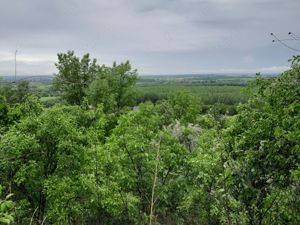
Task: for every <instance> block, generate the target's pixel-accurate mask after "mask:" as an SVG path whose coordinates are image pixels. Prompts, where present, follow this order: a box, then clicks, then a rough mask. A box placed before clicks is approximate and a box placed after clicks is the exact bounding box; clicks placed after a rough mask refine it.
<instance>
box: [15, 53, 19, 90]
mask: <svg viewBox="0 0 300 225" xmlns="http://www.w3.org/2000/svg"><path fill="white" fill-rule="evenodd" d="M17 53H18V50H16V51H15V84H16V83H17Z"/></svg>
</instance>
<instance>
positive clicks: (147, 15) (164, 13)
mask: <svg viewBox="0 0 300 225" xmlns="http://www.w3.org/2000/svg"><path fill="white" fill-rule="evenodd" d="M299 10H300V1H299V0H286V1H282V0H210V1H209V0H152V1H146V0H115V1H105V0H100V1H97V0H86V1H80V0H68V1H59V0H53V1H39V0H23V1H18V0H11V1H2V2H1V5H0V26H1V31H0V32H1V35H0V75H12V74H13V73H14V52H15V50H16V49H17V50H18V55H17V59H18V74H21V75H35V74H53V73H55V72H56V69H55V66H54V62H55V61H56V54H57V53H59V52H66V51H67V50H74V51H75V54H76V55H79V56H81V55H83V54H84V53H90V55H91V57H92V58H97V60H98V62H99V63H100V64H108V65H111V64H112V62H113V61H117V62H122V61H125V60H127V59H128V60H130V61H131V63H132V65H133V67H134V68H137V69H138V71H139V73H140V74H204V73H255V72H262V73H278V72H281V71H283V70H285V69H287V68H288V65H289V64H288V62H287V60H288V59H289V58H290V57H291V56H292V55H295V54H297V52H294V51H292V50H290V49H288V48H285V47H283V46H281V45H280V44H278V43H272V37H271V36H270V33H271V32H273V33H275V34H276V35H277V36H279V37H280V38H288V32H290V31H292V32H294V33H296V34H298V35H299V34H300V27H299V25H298V22H299V19H300V14H299ZM289 44H290V45H291V46H293V47H295V48H298V49H299V48H300V42H299V41H297V42H296V41H294V42H289Z"/></svg>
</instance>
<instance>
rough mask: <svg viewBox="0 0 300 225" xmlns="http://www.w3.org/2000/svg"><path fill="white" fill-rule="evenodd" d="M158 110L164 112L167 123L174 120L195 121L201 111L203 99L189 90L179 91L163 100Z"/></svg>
mask: <svg viewBox="0 0 300 225" xmlns="http://www.w3.org/2000/svg"><path fill="white" fill-rule="evenodd" d="M158 110H159V112H160V113H161V114H162V116H163V120H164V121H165V124H169V123H171V122H172V121H174V120H179V121H181V122H183V123H193V122H195V120H196V117H197V115H198V114H199V113H200V112H201V101H200V99H199V98H197V97H196V96H194V95H192V94H190V93H188V92H178V93H174V94H172V95H170V97H169V98H168V99H167V100H164V101H162V102H161V103H160V104H159V105H158Z"/></svg>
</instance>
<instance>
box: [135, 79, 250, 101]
mask: <svg viewBox="0 0 300 225" xmlns="http://www.w3.org/2000/svg"><path fill="white" fill-rule="evenodd" d="M242 88H243V86H201V85H189V86H187V85H175V84H169V85H151V86H137V88H136V90H137V93H138V96H139V97H140V98H142V97H144V98H149V99H150V98H151V97H153V96H156V97H157V98H159V99H161V98H165V97H167V96H168V95H169V94H171V93H174V92H178V91H188V92H190V93H192V94H194V95H196V96H199V97H200V98H201V100H202V102H203V104H205V105H212V104H215V103H223V104H226V105H235V104H237V103H240V102H245V101H246V100H247V97H246V95H245V94H242V93H241V90H242Z"/></svg>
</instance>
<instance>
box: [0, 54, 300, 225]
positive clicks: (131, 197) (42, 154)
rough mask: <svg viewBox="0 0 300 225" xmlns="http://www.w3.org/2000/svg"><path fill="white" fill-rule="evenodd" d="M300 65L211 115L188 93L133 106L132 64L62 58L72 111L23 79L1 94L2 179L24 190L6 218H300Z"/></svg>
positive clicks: (109, 222) (7, 204) (59, 224)
mask: <svg viewBox="0 0 300 225" xmlns="http://www.w3.org/2000/svg"><path fill="white" fill-rule="evenodd" d="M299 62H300V58H299V56H296V57H294V58H293V59H292V60H291V63H292V65H291V68H290V69H289V70H288V71H286V72H284V73H283V74H281V75H280V76H278V77H269V78H263V77H261V76H260V75H259V74H258V75H257V79H256V80H255V82H252V83H251V84H250V85H249V87H248V96H249V100H248V102H246V103H245V104H242V105H240V106H239V107H238V110H237V112H233V113H231V112H229V111H228V110H229V109H230V108H228V105H227V104H224V103H225V102H222V101H219V100H220V99H218V100H216V101H213V102H212V105H211V106H209V107H206V109H205V110H202V102H201V101H200V99H199V98H198V97H199V95H198V94H197V93H193V94H191V93H190V92H188V91H177V92H176V93H172V94H170V93H168V94H166V95H165V96H164V98H165V99H163V100H160V101H156V102H155V104H153V103H151V102H146V103H142V104H139V105H136V106H135V107H134V108H133V109H132V110H130V108H129V106H133V105H134V102H133V100H134V85H135V83H136V79H137V73H136V71H135V70H132V69H131V65H130V64H129V62H125V63H121V64H119V65H117V64H114V65H113V66H112V67H106V66H101V67H100V66H98V65H97V64H96V62H95V61H93V62H91V61H90V59H89V56H88V55H85V56H84V57H83V58H82V59H79V58H77V57H76V56H74V53H73V52H68V53H66V54H59V62H58V64H57V66H58V67H59V75H58V76H57V77H56V81H55V82H58V81H59V79H61V80H60V81H66V82H61V83H59V82H58V83H56V85H58V86H59V88H60V89H59V90H60V91H61V92H62V93H63V95H62V97H63V98H64V100H65V101H67V103H69V104H73V106H70V105H67V106H66V105H54V106H51V105H48V107H49V108H47V109H46V108H43V105H42V103H41V102H40V101H39V99H38V98H37V97H34V96H32V95H29V94H25V92H26V91H24V92H23V91H22V90H26V88H24V89H23V86H20V87H19V89H18V93H19V94H20V95H19V97H18V100H16V101H15V102H9V101H10V100H8V98H7V96H6V95H3V96H4V97H1V98H0V125H1V130H0V179H1V184H2V185H3V186H4V187H5V188H6V190H8V192H9V193H10V192H12V193H14V195H13V196H9V197H8V198H6V196H5V194H3V195H4V196H3V195H2V196H1V198H0V199H1V200H0V222H2V223H11V224H21V225H22V224H24V225H25V224H35V225H43V224H44V225H50V224H54V225H65V224H69V225H77V224H91V225H93V224H94V225H96V224H97V225H116V224H118V225H122V224H123V225H127V224H136V225H144V224H151V225H158V224H166V225H171V224H180V225H187V224H189V225H198V224H215V225H219V224H230V225H238V224H241V225H246V224H247V225H248V224H250V225H256V224H261V225H267V224H268V225H273V224H274V225H275V224H292V225H293V224H295V225H296V224H299V223H300V217H299V212H300V208H299V206H300V201H299V199H300V192H299V190H300V189H299V187H300V186H299V180H300V158H299V156H300V152H299V151H300V148H299V146H300V143H299V140H300V122H299V121H300V85H299V81H300V78H299V74H300V65H299ZM78 81H79V82H78ZM68 82H69V83H68ZM66 84H68V85H66ZM73 84H76V85H77V84H78V86H76V85H75V86H74V85H73ZM25 86H26V85H25ZM25 86H24V87H25ZM191 86H192V85H191ZM206 88H209V87H206ZM1 90H3V89H1ZM7 90H8V89H7ZM9 90H10V91H12V93H17V92H15V91H16V90H17V89H13V88H11V89H9ZM172 90H173V89H172ZM195 90H196V89H195ZM203 90H204V89H203ZM206 90H207V89H206ZM215 90H217V89H215ZM225 90H227V91H229V90H232V89H231V87H225V86H224V89H223V91H225ZM234 93H235V92H234ZM220 95H222V94H221V93H220ZM231 95H232V93H231ZM16 96H17V95H16ZM73 97H74V98H73ZM238 98H239V97H238ZM16 99H17V98H16ZM231 100H232V99H231ZM231 100H230V101H231ZM42 101H43V99H42ZM205 101H207V99H206V100H205ZM230 101H229V102H230ZM234 101H235V100H234ZM238 102H240V101H238ZM234 103H237V102H234ZM230 104H231V103H230ZM75 105H76V106H75ZM231 106H233V105H231ZM233 107H234V106H233ZM235 113H236V115H235V116H231V115H232V114H235ZM2 199H3V200H2Z"/></svg>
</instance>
